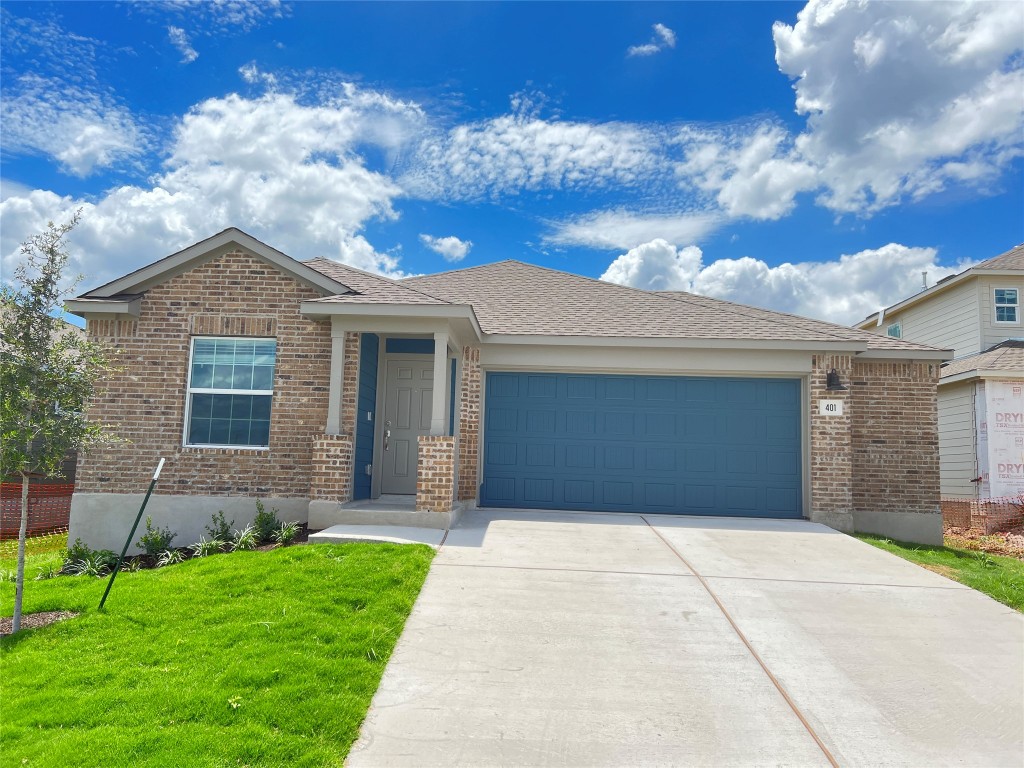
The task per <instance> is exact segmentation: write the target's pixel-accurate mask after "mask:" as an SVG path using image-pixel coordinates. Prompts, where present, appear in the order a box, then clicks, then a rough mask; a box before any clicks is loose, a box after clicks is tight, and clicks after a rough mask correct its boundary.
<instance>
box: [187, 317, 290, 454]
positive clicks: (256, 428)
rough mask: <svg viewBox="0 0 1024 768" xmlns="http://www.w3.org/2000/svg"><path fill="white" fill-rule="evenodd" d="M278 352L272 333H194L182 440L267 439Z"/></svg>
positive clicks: (257, 443)
mask: <svg viewBox="0 0 1024 768" xmlns="http://www.w3.org/2000/svg"><path fill="white" fill-rule="evenodd" d="M276 352H277V344H276V342H275V341H274V340H273V339H250V338H230V339H225V338H210V337H195V338H193V339H192V355H191V360H190V364H189V380H188V403H187V405H186V416H185V422H186V423H185V445H202V446H225V447H237V446H241V447H246V448H266V447H268V446H269V445H270V403H271V400H273V396H274V361H275V357H276Z"/></svg>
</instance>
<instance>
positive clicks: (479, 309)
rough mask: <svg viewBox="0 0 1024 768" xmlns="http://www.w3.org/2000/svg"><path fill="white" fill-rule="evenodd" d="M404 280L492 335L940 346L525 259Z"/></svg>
mask: <svg viewBox="0 0 1024 768" xmlns="http://www.w3.org/2000/svg"><path fill="white" fill-rule="evenodd" d="M401 282H402V284H403V285H409V286H412V287H415V288H416V289H418V290H422V291H424V292H425V293H428V294H430V295H431V296H436V297H438V298H441V299H444V300H446V301H449V302H451V303H453V304H469V305H472V307H473V309H474V311H475V312H476V315H477V319H478V320H479V322H480V326H481V328H482V329H483V331H484V332H485V333H503V334H516V335H545V336H546V335H554V336H597V337H601V336H604V337H625V338H633V337H640V338H688V339H723V340H724V339H748V340H763V341H770V340H771V341H816V342H835V341H866V342H867V343H868V346H869V348H872V349H894V350H900V349H903V350H930V349H933V348H932V347H927V346H925V345H921V344H912V343H910V342H905V341H900V340H897V339H889V338H888V337H883V336H878V335H876V334H873V333H868V332H866V331H859V330H856V329H853V328H848V327H846V326H842V325H834V324H832V323H826V322H823V321H820V320H811V319H808V318H804V317H797V316H795V315H786V314H783V313H781V312H772V311H769V310H764V309H756V308H753V307H747V306H744V305H741V304H733V303H731V302H727V301H721V300H718V299H712V298H708V297H706V296H697V295H695V294H690V293H684V292H681V291H667V292H649V291H642V290H639V289H636V288H628V287H625V286H621V285H614V284H612V283H605V282H602V281H600V280H594V279H592V278H588V277H581V276H580V275H573V274H570V273H567V272H559V271H557V270H553V269H548V268H546V267H537V266H533V265H530V264H524V263H522V262H518V261H501V262H497V263H495V264H487V265H483V266H479V267H470V268H468V269H461V270H455V271H452V272H442V273H439V274H436V275H424V276H421V277H413V278H407V279H405V280H403V281H401Z"/></svg>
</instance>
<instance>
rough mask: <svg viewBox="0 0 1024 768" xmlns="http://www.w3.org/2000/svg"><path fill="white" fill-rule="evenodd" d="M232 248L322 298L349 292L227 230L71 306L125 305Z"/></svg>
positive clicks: (250, 238) (238, 232)
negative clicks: (284, 274) (118, 301)
mask: <svg viewBox="0 0 1024 768" xmlns="http://www.w3.org/2000/svg"><path fill="white" fill-rule="evenodd" d="M236 247H239V248H241V249H242V250H244V251H246V252H247V253H250V254H252V255H253V256H255V257H256V258H258V259H260V260H261V261H265V262H267V263H268V264H270V265H272V266H274V267H276V268H277V269H279V270H281V271H282V272H284V273H286V274H289V275H291V276H292V277H294V278H295V279H296V280H299V281H300V282H302V283H305V284H307V285H310V286H312V287H314V288H316V289H318V290H319V291H320V292H321V293H323V294H324V295H331V294H336V293H343V292H347V291H349V290H351V289H350V288H349V286H347V285H345V284H344V283H341V282H339V281H337V280H335V279H334V278H332V277H330V276H328V275H326V274H324V273H323V272H320V271H318V270H316V269H313V268H312V267H310V266H309V265H307V264H304V263H303V262H301V261H298V260H296V259H293V258H292V257H291V256H288V255H287V254H285V253H282V252H281V251H279V250H277V249H276V248H271V247H270V246H269V245H267V244H266V243H263V242H261V241H259V240H257V239H256V238H255V237H253V236H252V235H249V234H247V233H245V232H243V231H242V230H240V229H238V228H236V227H229V228H228V229H225V230H224V231H223V232H218V233H217V234H216V235H213V236H212V237H208V238H207V239H205V240H201V241H199V242H198V243H196V244H195V245H190V246H189V247H188V248H185V249H183V250H181V251H178V252H177V253H172V254H171V255H170V256H166V257H164V258H162V259H160V260H159V261H154V262H153V263H152V264H147V265H146V266H144V267H142V268H141V269H137V270H135V271H134V272H131V273H129V274H127V275H125V276H124V277H119V278H118V279H116V280H113V281H111V282H109V283H107V284H105V285H101V286H100V287H98V288H93V289H92V290H91V291H88V292H86V293H84V294H82V296H80V297H79V298H78V299H77V300H75V302H76V303H78V302H81V303H82V305H83V306H82V308H85V304H86V303H87V302H90V301H92V302H95V301H98V300H104V299H106V300H113V301H117V300H125V301H129V300H134V299H137V298H138V296H139V295H140V294H142V293H144V292H145V291H146V290H147V289H149V288H151V287H153V286H154V285H159V284H160V283H163V282H165V281H166V280H169V279H170V278H172V277H174V276H176V275H180V274H182V273H184V272H187V271H189V270H190V269H194V268H195V267H197V266H199V265H200V264H203V263H205V262H207V261H210V260H211V259H214V258H217V257H218V256H221V255H223V254H224V253H227V252H229V251H230V250H232V249H233V248H236Z"/></svg>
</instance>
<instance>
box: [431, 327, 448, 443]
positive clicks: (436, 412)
mask: <svg viewBox="0 0 1024 768" xmlns="http://www.w3.org/2000/svg"><path fill="white" fill-rule="evenodd" d="M447 392H448V332H447V331H434V391H433V393H432V394H433V398H432V400H431V403H430V434H432V435H446V434H448V430H447V429H445V421H447V418H448V409H447V408H445V407H444V404H445V402H446V401H447V399H448V398H447Z"/></svg>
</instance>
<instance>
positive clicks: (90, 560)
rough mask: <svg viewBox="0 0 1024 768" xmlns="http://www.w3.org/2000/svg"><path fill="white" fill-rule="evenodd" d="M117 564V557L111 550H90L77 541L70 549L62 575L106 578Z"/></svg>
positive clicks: (80, 541) (62, 567)
mask: <svg viewBox="0 0 1024 768" xmlns="http://www.w3.org/2000/svg"><path fill="white" fill-rule="evenodd" d="M116 564H117V555H115V554H114V553H113V552H111V551H110V550H109V549H90V548H89V547H88V546H86V545H85V544H83V543H82V540H81V539H75V543H74V544H72V545H71V546H70V547H68V553H67V555H65V557H64V564H63V565H62V566H61V568H60V573H64V574H71V575H73V576H104V575H106V574H108V573H110V571H111V569H112V568H113V567H114V566H115V565H116Z"/></svg>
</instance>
